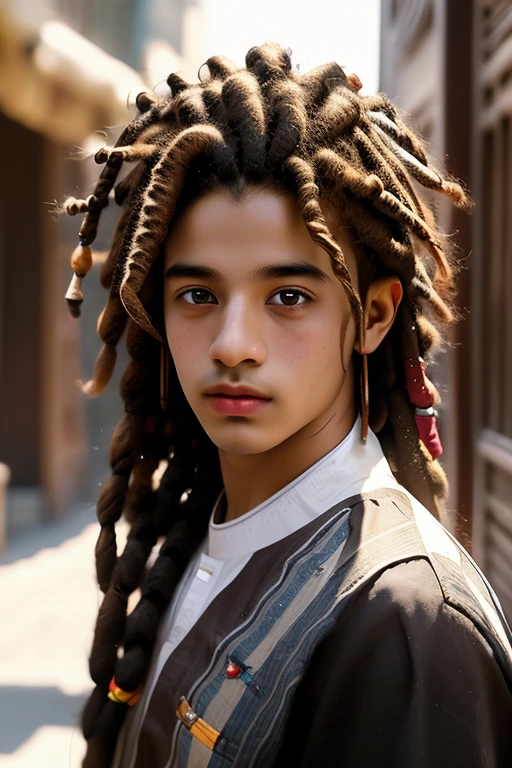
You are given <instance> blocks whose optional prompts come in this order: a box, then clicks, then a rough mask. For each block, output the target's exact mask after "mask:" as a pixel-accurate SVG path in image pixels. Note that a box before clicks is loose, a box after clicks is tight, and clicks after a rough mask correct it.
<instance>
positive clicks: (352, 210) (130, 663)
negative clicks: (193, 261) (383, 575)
mask: <svg viewBox="0 0 512 768" xmlns="http://www.w3.org/2000/svg"><path fill="white" fill-rule="evenodd" d="M246 67H247V69H242V70H240V69H238V68H237V67H236V66H235V65H234V64H233V63H232V62H230V61H229V60H227V59H224V58H223V57H218V56H214V57H211V58H210V59H208V61H207V62H206V65H205V66H204V67H203V68H201V70H200V78H199V79H200V81H201V82H200V83H196V84H194V85H190V84H188V83H187V82H186V81H185V80H184V79H183V78H181V77H180V76H179V75H177V74H171V75H169V77H168V79H167V82H168V85H169V87H170V89H171V95H170V96H169V97H168V98H160V97H155V96H153V95H151V94H140V95H139V97H138V99H137V105H138V108H139V110H140V112H141V114H139V115H138V116H137V118H135V120H134V121H133V122H132V123H131V124H130V125H129V126H128V127H127V128H126V129H125V131H123V133H122V134H121V136H120V137H119V139H118V141H117V143H116V146H115V147H114V148H112V149H107V150H105V151H100V153H99V155H98V158H97V159H98V160H100V161H102V162H104V161H106V166H105V168H104V169H103V171H102V173H101V175H100V178H99V181H98V183H97V185H96V187H95V189H94V190H93V193H92V195H90V196H89V197H88V198H87V199H86V200H76V199H70V200H68V201H67V204H66V207H67V208H68V210H69V213H72V214H75V213H85V218H84V222H83V225H82V229H81V237H82V240H83V241H84V243H86V244H88V243H90V242H92V240H94V237H95V235H96V229H97V226H98V221H99V217H100V214H101V211H102V210H103V209H104V207H105V206H106V205H107V203H108V200H109V196H110V193H111V191H112V189H113V187H114V185H115V184H116V180H117V177H118V173H119V170H120V168H121V166H122V164H123V163H124V162H126V161H130V160H134V161H135V162H137V165H136V166H135V168H134V169H133V171H131V173H129V174H128V175H127V176H126V177H125V178H124V179H123V180H122V181H121V182H119V183H118V184H117V186H116V193H115V196H116V201H117V202H118V203H119V204H121V205H123V206H124V208H123V212H122V214H121V217H120V220H119V223H118V225H117V228H116V231H115V235H114V239H113V242H112V247H111V249H110V252H109V255H108V258H107V261H106V263H105V264H104V266H103V269H102V275H101V280H102V283H103V285H104V286H105V287H106V288H107V289H108V290H109V291H110V294H109V298H108V301H107V304H106V307H105V309H104V311H103V313H102V315H101V317H100V320H99V323H98V331H99V335H100V337H101V339H102V340H103V342H104V345H105V346H104V348H103V350H102V351H101V352H100V356H99V358H98V363H97V369H96V375H95V378H94V379H93V380H92V382H91V383H90V386H89V391H90V392H91V393H94V392H98V391H100V389H101V388H102V387H103V386H105V385H106V383H107V381H108V379H109V378H110V374H111V372H112V368H113V365H114V362H115V348H116V345H117V343H118V341H119V339H120V337H121V335H122V333H123V331H124V328H125V325H126V322H127V318H128V317H129V318H130V320H129V325H128V332H127V345H128V351H129V354H130V362H129V365H128V367H127V369H126V371H125V373H124V375H123V377H122V381H121V393H122V396H123V399H124V403H125V410H126V415H125V416H124V417H123V419H122V421H121V422H120V424H119V425H118V427H117V428H116V430H115V432H114V435H113V438H112V445H111V454H110V463H111V467H112V475H111V477H110V478H109V479H108V480H107V482H106V483H105V485H104V487H103V489H102V492H101V494H100V497H99V500H98V519H99V521H100V525H101V530H100V536H99V539H98V543H97V547H96V564H97V574H98V582H99V584H100V586H101V589H102V590H103V591H104V592H105V598H104V601H103V603H102V606H101V609H100V612H99V616H98V621H97V624H96V630H95V636H94V643H93V648H92V652H91V659H90V669H91V676H92V678H93V680H94V682H95V683H96V688H95V689H94V691H93V693H92V695H91V697H90V699H89V701H88V702H87V705H86V707H85V710H84V713H83V730H84V734H85V737H86V739H87V741H88V749H87V755H86V758H85V762H84V766H85V768H93V767H94V768H107V767H108V766H110V765H111V763H112V756H113V753H114V749H115V745H116V739H117V734H118V732H119V729H120V727H121V725H122V722H123V719H124V716H125V711H126V708H125V707H124V706H122V705H119V704H117V703H114V702H112V701H110V700H109V699H108V698H107V693H108V685H109V681H110V679H111V678H112V676H115V680H116V684H117V685H119V686H120V687H121V688H123V689H125V690H128V691H131V690H135V689H136V688H138V687H139V686H141V685H142V683H143V682H144V678H145V676H146V674H147V669H148V665H149V662H150V659H151V655H152V651H153V648H154V643H155V638H156V634H157V631H158V627H159V624H160V621H161V617H162V614H163V613H164V611H165V610H166V608H167V606H168V605H169V602H170V600H171V599H172V595H173V593H174V590H175V588H176V585H177V584H178V581H179V579H180V577H181V575H182V573H183V571H184V569H185V567H186V565H187V562H188V561H189V559H190V557H191V556H192V554H193V552H194V550H195V549H196V548H197V546H198V545H199V543H200V542H201V540H202V539H203V537H204V535H205V532H206V529H207V523H208V518H209V515H210V513H211V509H212V507H213V504H214V501H215V499H216V498H217V496H218V494H219V492H220V490H221V488H222V477H221V473H220V466H219V459H218V451H217V449H216V448H215V446H214V445H213V443H212V442H211V440H210V439H209V438H208V437H207V436H206V434H205V433H204V430H203V429H202V427H201V425H200V424H199V422H198V420H197V418H196V417H195V415H194V413H193V412H192V409H191V408H190V406H189V404H188V402H187V401H186V399H185V396H184V393H183V391H182V388H181V386H180V383H179V380H178V377H177V374H176V370H175V368H174V364H173V362H172V360H171V364H170V373H169V391H168V393H167V396H168V397H167V402H168V406H167V409H166V410H165V411H162V410H160V409H159V405H158V403H159V392H158V389H159V386H158V379H159V375H158V366H159V363H158V361H159V358H160V344H161V343H164V338H163V320H162V307H161V301H162V300H161V290H160V289H161V284H160V282H159V281H161V276H160V275H158V276H157V270H158V269H159V268H160V266H161V260H160V259H159V255H160V253H161V246H162V244H163V243H164V241H165V238H166V236H167V232H168V227H169V223H170V221H171V219H172V218H173V216H175V215H176V213H177V212H180V211H182V210H183V209H184V208H185V207H186V206H187V205H189V204H190V203H191V201H193V200H194V199H195V198H197V197H198V196H200V195H202V194H205V193H208V191H210V190H215V189H218V188H219V186H220V187H222V188H227V189H228V190H229V191H230V192H231V193H232V194H234V196H235V197H237V196H238V197H239V196H240V194H241V193H242V192H243V190H244V188H245V187H246V186H247V185H251V184H253V185H254V184H256V185H259V184H261V185H262V186H263V188H265V189H275V190H276V191H283V190H286V191H292V192H293V193H294V194H295V196H296V198H297V200H298V203H299V206H300V210H301V212H302V216H303V219H304V223H305V225H306V227H307V230H308V232H309V234H310V236H311V238H312V239H313V240H314V241H315V242H316V243H318V244H319V245H320V246H321V247H322V248H323V249H324V250H325V251H326V252H327V254H328V255H329V257H330V259H331V264H332V268H333V270H334V272H335V274H336V275H337V277H338V278H339V280H340V282H341V284H342V285H343V288H344V290H345V292H346V294H347V297H348V300H349V301H350V305H351V307H352V310H353V314H354V316H355V319H356V323H357V326H358V327H359V321H360V319H361V317H362V302H364V298H365V291H366V290H367V288H368V286H369V285H370V284H371V282H372V281H373V280H374V279H376V278H378V277H379V276H381V275H382V274H392V275H398V276H399V278H400V279H401V281H402V284H403V288H404V297H403V300H402V303H401V304H400V306H399V308H398V313H397V318H396V321H395V323H394V324H393V327H392V328H391V330H390V332H389V334H388V336H387V337H386V339H385V340H384V341H383V343H382V344H381V345H380V346H379V347H378V348H377V350H376V351H375V352H374V353H372V354H371V355H369V360H368V363H369V372H370V420H371V426H372V428H373V429H374V431H375V432H376V433H377V434H378V438H379V440H380V442H381V445H382V447H383V450H384V452H385V454H386V456H387V458H388V460H389V462H390V466H391V468H392V470H393V472H394V473H395V475H396V477H397V479H398V480H399V481H400V482H402V483H403V484H404V485H405V486H406V487H407V488H408V489H409V490H410V491H411V492H412V493H413V494H414V495H415V496H416V497H417V498H418V499H419V500H420V501H422V502H423V503H424V504H425V506H427V507H428V509H430V511H431V512H432V513H433V514H435V515H436V516H438V517H439V516H442V514H443V504H444V498H445V496H446V490H447V486H446V478H445V476H444V473H443V470H442V468H441V467H440V465H439V464H438V462H437V461H433V460H432V458H431V456H430V454H429V452H428V451H427V450H426V448H425V446H424V445H423V444H422V443H421V441H420V439H419V433H418V429H417V427H416V423H415V415H414V407H413V405H412V404H411V402H410V401H409V397H408V393H407V390H406V386H405V372H404V360H405V359H407V358H411V357H412V358H414V357H417V356H419V355H421V356H422V357H424V356H425V355H429V356H430V355H431V354H432V353H433V352H434V351H435V350H436V348H437V347H439V345H440V342H441V336H440V334H439V332H438V330H437V328H436V326H435V325H434V320H436V321H438V322H442V323H444V322H450V321H451V320H452V310H451V305H450V299H451V296H452V288H453V271H452V266H451V263H450V259H449V255H448V251H447V247H448V246H447V243H446V241H445V239H444V238H443V237H442V236H441V234H440V233H439V232H438V229H437V226H436V224H435V222H434V220H433V216H432V215H431V214H430V212H429V209H428V208H427V207H426V205H425V204H424V203H423V202H422V200H421V199H420V198H419V196H418V193H417V191H416V187H415V183H416V182H418V183H419V184H420V185H421V186H423V187H425V188H427V189H435V190H437V191H439V192H441V193H442V194H445V195H447V196H448V197H450V198H451V199H452V200H454V202H455V203H456V204H459V205H465V204H466V202H467V198H466V196H465V193H464V191H463V190H462V188H461V187H460V186H459V185H458V184H456V183H455V182H453V181H452V180H450V179H446V178H444V177H443V175H442V174H441V173H439V172H438V171H437V170H435V169H434V168H433V167H431V165H430V164H429V162H428V159H427V156H426V153H425V150H424V147H423V144H422V142H421V140H420V139H419V138H418V137H417V136H416V135H415V133H414V132H413V131H411V130H410V129H409V128H408V127H407V125H406V123H405V121H404V120H403V119H402V117H401V116H400V114H399V112H398V111H397V110H396V108H395V107H394V106H393V105H392V104H391V102H389V100H387V99H386V98H385V97H383V96H382V95H380V96H375V97H364V96H361V95H360V94H359V89H360V83H359V81H358V78H357V77H356V76H350V77H349V78H347V76H346V75H345V73H344V72H343V70H342V69H341V67H340V66H339V65H338V64H335V63H331V64H326V65H325V66H323V67H318V68H316V69H314V70H312V71H311V72H308V73H306V74H305V75H299V74H298V73H297V72H295V71H294V70H293V69H292V67H291V61H290V56H289V54H288V53H287V52H286V51H284V50H283V49H282V48H280V47H279V46H277V45H274V44H266V45H263V46H259V47H255V48H252V49H251V50H250V51H249V52H248V54H247V57H246ZM324 200H325V201H326V202H328V203H330V205H331V206H334V209H335V210H336V211H337V212H338V214H339V222H340V224H341V225H343V226H345V227H348V228H349V230H350V232H351V234H352V236H353V241H354V247H355V251H356V257H357V261H358V271H359V285H360V289H361V295H360V296H359V295H358V294H356V292H355V291H354V287H353V285H352V280H351V277H350V274H349V271H348V268H347V264H346V261H345V258H344V255H343V252H342V250H341V248H340V246H339V244H338V243H337V241H336V239H335V237H334V236H333V234H332V233H331V232H330V230H329V228H328V226H327V223H326V220H325V217H324V212H323V209H322V204H323V202H324ZM420 241H421V242H420ZM356 365H357V356H356ZM162 462H164V463H165V464H166V467H165V471H163V474H162V475H161V477H160V481H159V483H157V482H156V480H155V477H154V470H155V469H156V468H157V467H160V465H161V463H162ZM163 466H164V464H162V467H163ZM123 513H124V514H125V516H126V517H127V519H128V521H129V523H130V525H131V530H130V534H129V537H128V542H127V545H126V548H125V550H124V552H123V553H122V554H121V555H120V556H119V557H118V555H117V546H116V535H115V525H116V522H117V521H118V520H119V518H120V516H121V514H123ZM161 537H165V540H164V543H163V545H162V546H161V548H160V551H159V554H158V557H157V558H156V560H155V562H154V565H153V566H152V568H151V569H150V570H149V571H148V572H147V573H146V570H147V562H148V558H149V555H150V553H151V550H152V549H153V547H154V546H155V543H156V542H157V541H158V540H159V539H161ZM136 589H140V591H141V597H140V600H139V602H138V604H137V606H136V608H135V610H134V611H133V612H132V613H131V614H130V615H129V616H128V617H127V615H126V614H127V604H128V597H129V595H130V594H131V593H132V592H133V591H134V590H136ZM121 648H122V650H123V654H121V653H120V652H119V651H120V649H121Z"/></svg>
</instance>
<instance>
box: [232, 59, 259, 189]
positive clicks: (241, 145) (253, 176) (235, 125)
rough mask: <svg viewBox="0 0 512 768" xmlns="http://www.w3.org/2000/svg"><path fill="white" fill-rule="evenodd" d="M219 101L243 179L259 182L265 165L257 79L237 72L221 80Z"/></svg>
mask: <svg viewBox="0 0 512 768" xmlns="http://www.w3.org/2000/svg"><path fill="white" fill-rule="evenodd" d="M222 101H223V103H224V106H225V109H226V112H227V113H228V115H229V125H230V128H231V130H232V132H233V134H234V137H235V139H236V143H237V162H238V167H239V170H240V171H241V170H242V168H243V171H244V177H245V178H246V179H247V181H249V182H251V181H259V180H260V179H261V178H262V177H263V175H264V168H265V114H264V110H263V104H262V100H261V91H260V88H259V85H258V82H257V80H256V79H255V78H254V77H253V76H252V75H250V74H249V73H248V72H237V73H235V74H234V75H231V77H228V79H227V80H226V81H225V82H224V85H223V87H222Z"/></svg>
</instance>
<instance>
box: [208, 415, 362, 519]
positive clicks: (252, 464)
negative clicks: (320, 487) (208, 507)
mask: <svg viewBox="0 0 512 768" xmlns="http://www.w3.org/2000/svg"><path fill="white" fill-rule="evenodd" d="M355 419H356V409H355V404H354V403H353V402H350V403H349V404H348V405H347V407H346V410H345V411H344V412H341V411H339V412H338V411H334V413H333V414H332V415H331V416H329V415H327V416H325V415H324V416H323V419H322V421H323V423H321V422H319V423H318V424H317V423H316V422H311V423H310V424H308V425H306V427H304V428H303V429H301V430H299V431H298V432H296V433H295V434H294V435H292V436H291V437H289V438H288V439H287V440H285V441H284V442H282V443H280V444H279V445H276V446H275V447H274V448H272V449H271V450H269V451H266V452H265V453H258V454H249V455H239V454H232V453H226V452H224V451H221V450H219V460H220V466H221V471H222V478H223V482H224V489H225V493H226V514H225V516H224V519H223V521H222V522H228V521H229V520H234V519H236V518H237V517H240V516H241V515H244V514H245V513H246V512H249V510H251V509H254V507H256V506H258V504H261V503H262V502H263V501H265V500H266V499H268V498H270V497H271V496H273V495H274V494H275V493H277V492H278V491H280V490H281V488H284V487H285V486H286V485H288V483H291V482H292V480H294V479H295V478H296V477H298V476H299V475H301V474H302V473H303V472H305V471H306V470H307V469H309V467H311V466H312V465H313V464H315V463H316V462H317V461H319V460H320V459H321V458H322V457H323V456H325V455H326V454H327V453H329V451H331V450H332V449H333V448H335V447H336V446H337V445H338V444H339V443H340V442H341V441H342V440H343V439H344V438H345V437H346V436H347V435H348V433H349V432H350V430H351V429H352V426H353V424H354V421H355ZM217 522H221V521H220V520H219V521H217Z"/></svg>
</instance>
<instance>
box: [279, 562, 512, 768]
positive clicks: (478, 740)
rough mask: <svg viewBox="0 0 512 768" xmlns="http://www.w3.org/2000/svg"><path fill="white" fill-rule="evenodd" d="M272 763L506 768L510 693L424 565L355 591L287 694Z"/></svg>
mask: <svg viewBox="0 0 512 768" xmlns="http://www.w3.org/2000/svg"><path fill="white" fill-rule="evenodd" d="M275 765H294V766H298V767H299V768H319V767H320V766H329V768H338V767H339V768H373V767H374V766H375V768H377V767H378V768H432V767H433V766H435V768H455V767H456V766H461V768H510V766H512V695H511V692H510V691H509V689H508V688H507V685H506V682H505V679H504V677H503V675H502V673H501V670H500V668H499V666H498V665H497V663H496V661H495V659H494V657H493V654H492V650H491V648H490V647H489V645H488V643H487V642H486V640H485V639H484V638H483V637H482V636H481V635H480V633H479V632H478V630H477V629H476V628H475V626H474V625H473V623H472V622H471V621H470V620H469V619H468V618H466V617H465V616H464V615H462V614H461V613H460V612H458V611H457V610H455V609H453V608H451V607H450V606H449V605H447V604H446V603H445V602H444V600H443V595H442V592H441V590H440V587H439V585H438V582H437V579H436V576H435V574H434V572H433V570H432V567H431V565H430V563H429V562H428V561H426V560H413V561H409V562H407V563H401V564H399V565H396V566H394V567H392V568H388V569H387V570H385V571H384V572H383V573H382V574H381V575H380V576H379V577H378V578H376V579H375V580H374V581H373V583H370V584H369V585H367V586H365V588H364V589H363V590H361V591H360V592H359V593H357V594H356V595H355V596H354V597H353V598H352V600H351V602H350V603H349V605H348V606H347V607H346V609H345V610H344V611H343V613H342V616H341V618H340V619H339V620H338V622H337V624H336V625H335V626H334V628H333V630H331V631H330V632H329V633H328V635H327V636H326V637H325V638H324V640H323V641H322V643H321V644H320V645H319V647H318V648H317V649H316V651H315V654H314V655H313V657H312V660H311V662H310V664H309V666H308V668H307V671H306V674H305V676H304V677H303V679H302V681H301V683H300V684H299V687H298V689H297V692H296V696H295V698H294V703H293V706H292V710H291V713H290V718H289V721H288V723H287V726H286V730H285V739H284V743H283V745H282V748H281V751H280V755H279V758H278V760H277V761H276V763H275Z"/></svg>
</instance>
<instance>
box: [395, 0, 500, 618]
mask: <svg viewBox="0 0 512 768" xmlns="http://www.w3.org/2000/svg"><path fill="white" fill-rule="evenodd" d="M381 18H382V22H381V24H382V26H381V45H382V48H381V87H382V90H384V91H385V92H386V93H387V94H389V95H390V96H391V97H392V98H393V99H394V101H395V102H396V103H397V104H398V105H399V106H400V107H402V108H403V109H405V110H406V111H408V112H409V113H410V114H411V115H412V116H413V117H414V119H415V120H416V121H417V124H418V126H419V128H420V130H421V132H422V133H423V135H424V136H425V138H426V139H427V140H428V142H429V145H430V149H431V152H432V154H433V155H434V158H435V159H436V160H437V162H438V163H440V164H442V165H444V166H445V168H446V169H447V171H448V172H449V173H451V174H453V175H454V176H456V177H458V178H461V179H463V180H464V182H465V183H466V184H467V186H468V187H469V190H470V192H471V195H472V197H473V199H474V201H475V203H476V207H475V210H474V213H473V216H471V217H469V216H467V214H464V213H461V212H458V211H454V210H453V209H452V208H451V206H450V205H449V204H448V203H447V202H446V201H443V200H442V199H440V198H439V197H437V199H435V207H436V212H437V217H438V219H439V221H440V223H441V225H442V226H443V228H444V230H445V231H446V232H447V233H449V234H450V237H451V239H452V241H453V243H454V246H455V254H456V256H458V257H459V258H460V259H462V264H461V267H462V268H461V271H460V273H459V275H458V288H459V294H458V307H459V313H460V317H461V319H460V321H459V323H457V324H456V326H454V328H453V329H452V331H451V335H450V345H449V347H448V349H447V352H446V354H444V355H441V356H440V358H439V360H438V365H437V366H434V367H432V369H431V371H432V374H433V378H434V380H435V381H436V383H437V384H438V385H439V388H440V391H441V394H442V396H443V406H442V408H441V412H440V420H439V421H440V431H441V435H442V439H443V442H444V446H445V454H444V456H443V459H442V461H443V464H444V466H445V468H446V470H447V472H448V476H449V480H450V485H451V495H450V505H451V507H452V509H453V510H454V511H455V513H456V515H457V517H456V521H457V522H456V532H457V534H458V535H459V537H460V538H461V539H462V540H463V542H464V543H465V544H466V545H467V546H468V545H469V546H472V547H473V552H474V555H475V557H476V558H477V560H478V562H479V563H480V564H481V565H482V566H483V568H484V569H485V572H486V573H487V574H488V576H489V578H490V579H491V582H492V583H493V585H494V586H495V588H496V590H497V591H498V593H499V596H500V598H501V600H502V602H503V605H504V608H505V610H506V612H507V613H508V616H509V618H511V617H512V363H511V360H512V309H511V307H512V302H511V301H510V297H511V296H512V254H511V245H512V241H511V229H510V228H511V222H512V210H511V206H512V196H511V189H510V185H511V183H512V166H511V157H512V153H511V145H510V142H511V141H512V137H511V132H510V128H509V124H510V113H511V110H512V2H510V0H383V1H382V17H381Z"/></svg>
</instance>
